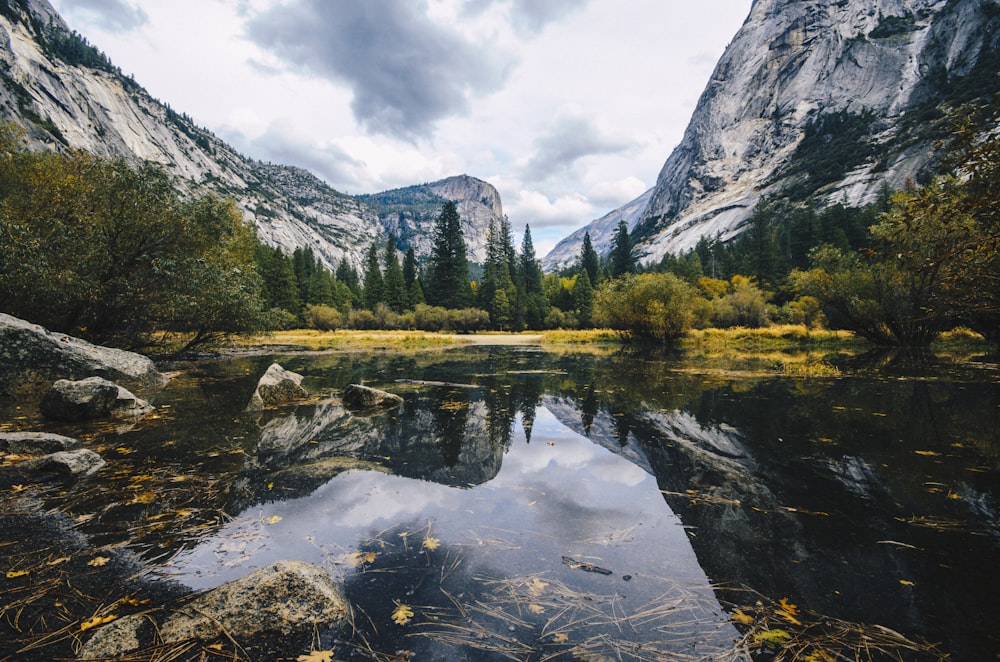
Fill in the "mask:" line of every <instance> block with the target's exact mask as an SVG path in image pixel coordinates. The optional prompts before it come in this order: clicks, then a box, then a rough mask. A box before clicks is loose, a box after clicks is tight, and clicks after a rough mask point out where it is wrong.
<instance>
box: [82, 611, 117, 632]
mask: <svg viewBox="0 0 1000 662" xmlns="http://www.w3.org/2000/svg"><path fill="white" fill-rule="evenodd" d="M116 618H118V617H117V616H115V615H114V614H110V615H109V616H94V617H93V618H91V619H90V620H88V621H84V622H83V623H80V632H86V631H87V630H90V629H92V628H96V627H99V626H101V625H104V624H105V623H110V622H111V621H113V620H115V619H116Z"/></svg>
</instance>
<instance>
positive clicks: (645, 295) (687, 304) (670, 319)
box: [594, 273, 701, 343]
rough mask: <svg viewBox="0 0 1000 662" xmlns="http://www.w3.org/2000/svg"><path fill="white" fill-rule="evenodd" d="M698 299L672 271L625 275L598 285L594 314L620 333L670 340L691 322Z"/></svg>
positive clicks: (600, 321) (693, 318) (683, 331)
mask: <svg viewBox="0 0 1000 662" xmlns="http://www.w3.org/2000/svg"><path fill="white" fill-rule="evenodd" d="M699 299H701V297H700V296H699V295H698V291H697V290H696V289H695V288H694V286H693V285H690V284H689V283H687V282H685V281H683V280H681V279H680V278H678V277H677V276H675V275H673V274H670V273H662V274H641V275H638V276H634V275H628V276H625V277H623V278H618V279H615V280H611V281H607V282H606V283H604V285H602V286H601V288H600V289H599V290H598V292H597V297H596V301H595V306H594V310H595V318H596V320H597V321H598V323H599V324H603V325H605V326H607V327H608V328H610V329H614V330H616V331H618V332H619V333H621V334H622V335H623V336H626V337H630V338H639V339H644V340H654V341H657V342H661V343H670V342H673V341H674V340H676V339H678V338H680V337H681V336H683V335H684V334H685V333H686V332H687V331H688V330H689V329H691V328H692V326H693V325H694V322H695V320H696V309H697V307H698V302H699Z"/></svg>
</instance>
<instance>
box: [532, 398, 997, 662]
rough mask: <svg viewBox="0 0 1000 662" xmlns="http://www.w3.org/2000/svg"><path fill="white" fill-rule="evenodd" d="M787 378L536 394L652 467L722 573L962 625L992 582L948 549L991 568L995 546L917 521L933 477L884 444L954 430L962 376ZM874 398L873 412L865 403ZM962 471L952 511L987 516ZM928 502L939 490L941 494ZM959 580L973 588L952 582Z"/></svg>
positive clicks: (947, 628)
mask: <svg viewBox="0 0 1000 662" xmlns="http://www.w3.org/2000/svg"><path fill="white" fill-rule="evenodd" d="M789 383H790V382H789V381H788V380H784V381H782V380H768V381H764V382H761V383H759V384H756V385H754V386H753V387H752V388H750V389H749V390H748V391H747V392H741V393H738V394H734V393H732V392H729V391H728V389H718V390H709V391H704V392H701V393H693V394H692V398H691V402H690V404H689V405H687V407H686V408H687V409H689V410H690V411H678V410H670V409H658V408H656V406H655V405H651V404H649V403H648V402H643V403H635V404H634V405H633V407H632V408H631V409H628V408H624V407H622V404H621V402H620V401H617V402H616V401H612V400H611V399H608V400H607V401H602V402H599V403H598V405H597V406H596V407H594V406H593V405H591V407H590V408H589V410H588V408H586V407H584V402H585V400H586V398H581V397H577V398H576V399H575V402H574V401H571V400H568V399H565V398H561V397H549V396H546V398H545V399H544V403H545V406H546V407H547V408H548V409H549V410H550V411H552V412H553V413H554V414H555V415H556V416H557V417H558V418H559V419H560V421H561V422H562V423H563V424H564V425H566V426H567V427H570V428H572V429H574V430H577V431H579V432H581V433H584V434H587V436H589V437H590V439H591V440H592V441H594V442H595V443H598V444H600V445H602V446H604V447H606V448H608V449H610V450H612V451H614V452H618V453H620V454H621V455H622V456H624V457H626V458H628V459H630V460H631V461H633V462H634V463H636V464H637V465H638V466H640V467H642V468H643V469H645V470H647V471H650V472H651V473H653V474H654V475H655V476H656V478H657V483H658V485H659V487H660V489H661V490H662V491H663V492H664V498H665V500H666V501H667V503H668V504H669V505H670V507H671V509H672V510H673V511H674V512H675V513H676V514H677V515H678V516H679V517H680V518H681V520H682V521H683V523H684V525H685V527H688V528H689V531H690V540H691V544H692V547H693V548H694V550H695V553H696V554H697V556H698V559H699V561H700V563H701V565H702V567H703V568H704V569H705V571H706V573H707V574H708V575H709V577H711V578H712V579H713V580H714V581H716V582H719V583H723V584H727V585H737V586H739V585H742V586H746V587H750V588H752V589H754V590H756V591H759V592H761V593H762V594H764V595H767V596H770V597H771V598H772V599H775V600H777V599H779V598H784V597H790V598H793V599H794V600H795V601H797V602H798V603H799V604H801V605H803V606H805V607H807V608H809V609H812V610H814V611H817V612H820V613H825V614H830V615H833V616H836V617H838V618H844V619H848V620H855V621H859V622H868V623H871V622H873V621H874V622H878V623H881V624H884V625H887V626H890V627H892V628H895V629H898V630H900V631H902V632H908V633H923V634H924V636H926V637H927V638H928V639H934V640H948V639H949V638H953V637H954V632H957V631H960V630H961V629H962V628H967V627H969V618H970V616H969V614H970V613H971V614H984V613H989V612H990V609H992V607H991V605H990V604H989V600H990V598H989V597H988V596H991V595H993V592H992V591H983V590H982V588H981V586H980V582H982V581H983V580H984V579H985V578H984V577H983V575H982V574H981V573H977V572H969V571H966V570H963V569H962V568H960V567H954V568H953V567H952V565H951V560H952V558H953V556H952V552H953V551H954V550H955V549H960V550H962V554H963V555H964V557H965V558H966V559H968V560H971V559H978V562H981V564H982V567H987V566H988V565H989V561H988V560H989V559H990V558H993V559H995V558H996V556H995V555H996V543H995V541H993V540H991V539H990V537H988V536H986V537H976V536H972V535H969V534H967V533H963V532H961V531H960V530H955V531H954V532H946V531H942V530H940V529H939V530H936V531H935V530H933V529H931V528H928V527H926V526H914V525H913V521H914V513H915V512H922V511H924V512H926V511H927V509H928V505H927V504H925V503H922V500H923V499H924V497H926V496H927V493H928V491H929V488H928V487H927V486H928V484H930V485H933V484H934V483H933V480H932V479H931V478H930V477H929V476H928V475H927V474H926V473H925V471H926V469H925V468H924V467H915V468H913V469H911V468H910V466H909V464H910V463H911V461H910V460H911V458H919V455H918V454H915V453H914V451H912V450H906V448H905V447H904V448H903V450H902V452H901V451H900V447H899V446H898V445H897V446H895V447H893V443H895V444H898V443H906V441H911V440H912V442H913V443H917V444H924V446H923V447H924V448H926V447H928V446H931V445H932V444H933V443H935V442H936V441H938V440H942V439H948V437H949V436H950V434H951V430H949V428H948V426H947V425H943V424H944V423H945V421H946V420H947V418H948V417H949V416H950V417H959V416H964V415H965V414H963V413H962V412H961V410H959V412H958V413H956V411H955V410H954V409H953V407H954V405H955V402H950V403H949V404H948V409H944V408H943V405H942V404H941V403H945V402H949V400H951V399H952V398H955V397H956V396H958V395H959V394H958V392H957V391H961V390H964V388H965V387H961V388H959V389H958V390H957V391H956V392H955V393H951V392H950V391H948V390H947V389H951V388H952V387H945V386H943V385H942V386H940V387H938V388H939V392H937V393H932V394H928V393H925V391H926V389H927V385H926V384H921V383H916V384H914V385H912V386H910V385H902V386H898V387H895V388H894V390H893V391H892V398H893V399H894V400H893V401H892V402H887V401H886V398H885V395H884V394H883V392H882V390H881V388H880V387H879V386H878V385H875V384H871V385H863V384H859V383H853V384H843V385H841V384H837V385H835V386H834V387H824V389H826V390H824V391H823V392H822V394H821V397H816V394H815V393H809V392H804V393H796V392H792V388H791V387H789V386H788V384H789ZM962 397H964V398H968V397H969V396H968V395H964V394H962ZM842 402H844V403H855V406H851V407H846V406H841V407H837V411H843V412H858V413H857V414H850V413H844V414H843V415H842V416H841V417H840V418H831V416H830V408H831V403H842ZM962 403H963V405H964V406H966V407H969V409H970V410H975V409H976V407H975V406H974V405H973V403H971V402H969V401H967V400H962ZM860 405H863V407H862V406H860ZM873 407H875V409H874V411H876V412H877V413H878V415H877V416H872V415H871V413H869V412H870V411H872V408H873ZM893 410H896V411H898V412H906V414H905V416H902V417H901V418H899V419H897V420H895V421H893V420H888V421H887V420H886V418H888V417H887V416H886V414H885V413H884V412H885V411H893ZM980 410H981V408H980ZM692 412H693V413H692ZM897 415H898V414H897ZM962 429H964V427H963V428H962ZM986 434H987V436H989V434H990V433H988V432H987V433H986ZM994 434H995V433H994ZM832 439H837V440H838V442H839V443H832ZM896 439H899V440H900V441H899V442H896V441H895V440H896ZM623 440H624V441H623ZM903 440H906V441H903ZM917 440H922V441H917ZM938 443H940V442H938ZM914 448H918V449H919V448H921V446H914ZM918 453H919V454H923V455H931V456H932V457H933V456H936V455H937V453H934V452H929V451H922V450H921V451H918ZM942 455H943V454H942ZM942 471H944V470H943V469H942ZM970 477H971V475H970V474H968V473H966V474H965V475H959V476H956V477H953V478H951V479H950V480H949V482H951V483H954V484H956V485H964V486H963V487H962V488H961V490H962V493H963V494H964V495H966V497H963V498H960V497H959V495H958V494H957V493H956V494H955V496H954V497H950V498H951V499H952V501H951V503H953V504H955V508H953V509H952V510H953V511H960V512H963V515H962V520H965V521H968V522H969V524H970V525H971V526H973V527H974V528H975V527H978V528H980V530H983V531H989V530H990V527H993V526H994V524H993V523H994V522H995V507H994V504H993V498H992V494H991V492H990V491H989V489H986V488H982V489H976V488H974V487H972V486H970V485H968V481H969V479H970ZM929 480H930V481H932V482H931V483H928V481H929ZM965 501H968V502H969V503H970V504H971V507H964V503H963V502H965ZM937 503H939V504H944V503H947V500H946V499H945V498H944V497H943V496H942V497H940V498H939V499H938V502H937ZM982 504H989V505H986V506H983V505H982ZM932 505H933V504H932ZM934 507H936V508H940V506H939V505H938V506H934ZM931 512H934V511H931ZM938 519H941V518H940V516H938V515H930V516H927V517H924V518H923V520H921V518H917V519H916V521H917V522H918V523H919V522H921V521H924V522H926V521H930V522H934V521H937V520H938ZM944 521H945V522H948V521H956V520H952V519H949V518H944ZM959 521H961V520H959ZM976 563H977V561H973V566H975V565H976ZM989 581H990V582H993V583H995V582H994V580H992V579H990V580H989ZM914 584H918V586H917V587H914ZM963 584H964V585H966V586H967V589H966V590H964V591H962V590H957V589H956V587H957V586H961V585H963ZM977 587H978V588H977ZM961 595H965V596H968V597H967V598H966V599H967V600H968V602H967V603H966V604H964V605H963V604H959V603H957V602H955V599H956V597H957V596H961ZM971 618H974V619H975V618H979V617H978V616H975V615H973V616H971ZM957 650H960V647H959V648H957V649H956V651H957ZM967 652H968V651H967ZM978 652H981V651H978Z"/></svg>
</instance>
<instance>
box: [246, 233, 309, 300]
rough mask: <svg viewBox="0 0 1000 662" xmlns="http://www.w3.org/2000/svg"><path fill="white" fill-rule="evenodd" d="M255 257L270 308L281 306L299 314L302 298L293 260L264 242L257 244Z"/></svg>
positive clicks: (264, 295) (265, 297) (264, 296)
mask: <svg viewBox="0 0 1000 662" xmlns="http://www.w3.org/2000/svg"><path fill="white" fill-rule="evenodd" d="M254 257H255V261H256V265H257V273H258V274H259V275H260V278H261V282H262V285H263V292H262V295H263V298H264V302H265V304H266V305H267V306H268V307H269V308H280V309H282V310H287V311H288V312H290V313H293V314H296V315H297V314H298V313H299V311H300V310H301V309H302V299H301V297H300V296H299V284H298V281H297V280H296V278H295V269H294V267H293V265H292V260H291V259H290V258H289V257H288V256H286V255H285V254H284V253H282V252H281V249H280V248H277V247H275V248H270V247H268V246H265V245H263V244H259V245H258V246H257V250H256V253H255V256H254Z"/></svg>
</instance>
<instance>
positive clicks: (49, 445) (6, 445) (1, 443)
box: [0, 432, 80, 455]
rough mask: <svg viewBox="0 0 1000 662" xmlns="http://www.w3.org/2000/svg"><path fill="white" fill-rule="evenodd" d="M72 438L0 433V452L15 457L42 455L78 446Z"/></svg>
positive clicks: (30, 433)
mask: <svg viewBox="0 0 1000 662" xmlns="http://www.w3.org/2000/svg"><path fill="white" fill-rule="evenodd" d="M79 445H80V442H79V441H78V440H76V439H73V438H72V437H64V436H63V435H61V434H51V433H48V432H0V452H2V453H15V454H17V455H44V454H47V453H57V452H59V451H68V450H69V449H71V448H74V447H76V446H79Z"/></svg>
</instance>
